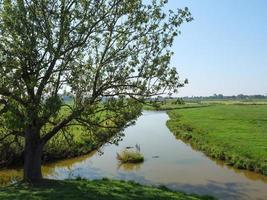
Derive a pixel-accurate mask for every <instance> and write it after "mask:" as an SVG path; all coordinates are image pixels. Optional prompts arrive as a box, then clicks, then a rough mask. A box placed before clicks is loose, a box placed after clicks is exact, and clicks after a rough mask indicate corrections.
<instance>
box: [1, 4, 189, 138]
mask: <svg viewBox="0 0 267 200" xmlns="http://www.w3.org/2000/svg"><path fill="white" fill-rule="evenodd" d="M166 3H167V1H166V0H164V1H163V0H153V1H149V2H147V1H142V0H1V4H0V67H1V70H0V77H1V78H0V102H1V109H2V110H1V115H2V117H1V119H0V122H1V130H0V131H1V132H3V133H2V135H4V138H7V137H13V138H14V140H15V139H16V138H18V137H24V136H25V131H26V130H28V129H33V130H35V134H37V135H38V138H39V139H40V141H41V142H43V143H46V142H47V141H48V140H50V139H51V138H52V137H53V136H54V135H56V134H57V133H58V132H60V131H61V130H63V129H67V127H70V126H72V125H73V126H74V125H77V124H79V125H81V126H83V127H85V128H86V129H88V130H89V129H90V130H91V129H92V128H94V127H102V128H104V127H106V128H110V127H111V126H114V127H122V126H125V123H121V121H122V120H123V119H130V118H133V117H134V116H135V115H137V111H136V109H137V107H136V102H137V101H142V100H143V99H144V98H145V97H150V96H153V95H160V94H164V93H172V92H176V91H177V88H178V87H181V86H183V84H184V83H182V82H180V80H179V77H178V74H177V71H176V69H175V68H171V67H169V64H170V59H171V56H172V54H173V53H172V52H171V51H170V47H171V46H172V44H173V41H174V38H175V37H176V36H177V35H178V34H179V27H180V25H181V24H182V23H183V22H185V21H187V22H188V21H191V20H192V17H191V14H190V12H189V11H188V9H187V8H185V9H178V10H177V11H171V10H170V11H167V12H165V10H166V9H165V7H164V6H165V5H166ZM63 94H64V95H68V96H71V99H72V102H71V103H67V104H66V102H65V101H64V100H63V98H62V97H63ZM131 99H132V100H131ZM62 110H65V112H64V115H62ZM103 112H104V113H105V115H101V116H100V115H99V114H98V113H103ZM2 139H3V138H2Z"/></svg>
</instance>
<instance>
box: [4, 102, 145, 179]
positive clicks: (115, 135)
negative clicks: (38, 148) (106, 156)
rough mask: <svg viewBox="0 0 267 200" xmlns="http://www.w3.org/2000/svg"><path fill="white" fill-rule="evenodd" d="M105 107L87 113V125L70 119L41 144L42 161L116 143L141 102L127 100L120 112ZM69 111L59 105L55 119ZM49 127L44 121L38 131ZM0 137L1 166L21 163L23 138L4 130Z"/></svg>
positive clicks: (49, 160)
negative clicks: (126, 104)
mask: <svg viewBox="0 0 267 200" xmlns="http://www.w3.org/2000/svg"><path fill="white" fill-rule="evenodd" d="M70 105H71V103H70ZM105 106H107V105H106V104H104V103H102V104H100V105H99V108H98V109H96V111H95V113H91V114H88V116H90V121H91V123H92V124H91V126H90V127H89V128H85V127H84V126H82V124H81V123H80V122H78V121H73V122H72V123H73V124H75V125H73V126H69V127H66V128H64V130H62V131H60V132H59V134H57V135H56V136H54V137H53V138H52V139H51V140H50V141H49V142H48V143H47V144H46V145H45V147H44V150H43V157H42V161H43V163H47V162H53V161H56V160H60V159H66V158H72V157H76V156H81V155H85V154H87V153H89V152H91V151H93V150H95V149H98V148H99V147H101V146H102V145H103V144H105V143H107V142H114V143H116V142H117V141H119V140H120V138H121V137H122V133H121V131H122V130H123V128H125V127H127V125H130V124H131V122H132V121H133V120H135V119H136V118H137V117H138V116H139V115H140V114H141V105H140V104H131V103H129V105H128V106H125V107H124V109H123V110H120V113H116V106H114V108H111V109H104V108H105ZM99 110H100V111H99ZM69 113H70V108H69V106H65V107H62V109H61V110H60V112H59V114H58V116H57V119H54V120H55V121H56V122H57V121H60V119H62V118H64V117H66V116H68V115H69ZM55 124H56V123H55ZM51 127H52V126H51V124H46V125H45V126H43V128H42V130H41V132H49V130H51ZM110 127H112V128H110ZM1 138H4V139H5V140H4V142H2V143H1V144H0V168H4V167H17V166H21V165H22V164H23V160H24V159H23V157H24V156H23V149H24V143H25V142H24V138H22V137H20V138H16V140H15V139H14V136H12V135H7V136H6V135H5V132H0V140H1ZM0 179H1V177H0Z"/></svg>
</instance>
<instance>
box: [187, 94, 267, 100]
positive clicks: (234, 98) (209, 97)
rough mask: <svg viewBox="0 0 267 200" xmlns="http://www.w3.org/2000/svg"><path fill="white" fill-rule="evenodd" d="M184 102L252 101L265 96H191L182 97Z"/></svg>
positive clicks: (265, 97)
mask: <svg viewBox="0 0 267 200" xmlns="http://www.w3.org/2000/svg"><path fill="white" fill-rule="evenodd" d="M183 99H184V100H252V99H267V96H266V95H261V94H255V95H245V94H238V95H232V96H224V95H223V94H214V95H212V96H192V97H188V96H187V97H183Z"/></svg>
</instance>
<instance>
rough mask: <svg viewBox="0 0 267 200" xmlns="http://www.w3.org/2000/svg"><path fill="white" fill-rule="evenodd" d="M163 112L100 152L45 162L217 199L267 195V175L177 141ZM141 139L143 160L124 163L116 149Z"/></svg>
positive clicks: (57, 174)
mask: <svg viewBox="0 0 267 200" xmlns="http://www.w3.org/2000/svg"><path fill="white" fill-rule="evenodd" d="M167 120H168V116H167V114H166V113H165V112H150V111H145V112H144V113H143V115H142V116H141V117H140V118H139V119H138V120H137V122H136V125H134V126H132V127H129V128H127V129H126V130H125V137H124V138H123V141H121V142H120V143H119V146H115V145H106V146H104V147H103V148H102V149H101V151H102V152H104V154H103V155H100V153H99V152H92V153H91V154H89V155H86V156H82V157H78V158H75V159H69V160H65V161H60V162H57V163H53V164H49V165H46V166H44V167H43V173H44V176H45V177H47V178H53V179H66V178H75V177H83V178H88V179H99V178H103V177H108V178H112V179H124V180H134V181H137V182H140V183H143V184H153V185H160V184H164V185H166V186H168V187H169V188H171V189H174V190H182V191H185V192H188V193H197V194H209V195H212V196H215V197H218V198H219V199H227V200H229V199H242V200H243V199H244V200H246V199H253V200H266V199H267V177H265V176H262V175H259V174H256V173H253V172H249V171H245V170H244V171H243V170H236V169H233V168H231V167H229V166H226V165H224V164H223V163H222V162H218V161H217V162H216V161H213V160H210V159H209V158H207V157H206V156H205V155H204V154H203V153H201V152H198V151H195V150H193V149H192V148H191V147H190V146H189V145H187V144H185V143H183V142H182V141H180V140H177V139H176V138H175V137H174V136H173V134H172V133H170V131H169V130H168V128H167V127H166V125H165V124H166V121H167ZM136 144H139V145H140V147H141V152H142V153H143V154H144V156H145V162H144V163H142V164H124V165H120V164H119V162H118V161H117V159H116V154H117V152H120V151H121V150H123V149H124V148H126V147H128V146H135V145H136ZM16 175H17V176H19V175H20V172H19V171H17V170H9V171H0V176H2V177H4V176H6V177H9V178H10V177H12V176H13V177H14V176H16Z"/></svg>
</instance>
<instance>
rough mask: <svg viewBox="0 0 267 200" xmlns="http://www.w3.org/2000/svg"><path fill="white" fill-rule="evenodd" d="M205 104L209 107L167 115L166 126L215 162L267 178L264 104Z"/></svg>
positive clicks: (170, 112) (266, 138) (175, 111)
mask: <svg viewBox="0 0 267 200" xmlns="http://www.w3.org/2000/svg"><path fill="white" fill-rule="evenodd" d="M208 103H209V104H208ZM205 104H207V105H209V106H207V107H198V108H190V109H173V110H170V111H168V114H169V117H170V120H169V121H168V122H167V126H168V127H169V129H170V130H171V131H172V132H173V133H174V134H175V135H176V136H177V137H178V138H180V139H183V140H184V141H186V142H189V143H190V144H191V145H192V146H193V147H195V148H196V149H198V150H201V151H203V152H205V153H206V154H207V155H209V156H211V157H213V158H215V159H220V160H224V161H225V162H226V163H227V164H229V165H233V166H235V167H237V168H240V169H248V170H253V171H256V172H259V173H262V174H264V175H267V123H266V122H267V105H266V103H265V102H260V103H257V102H256V103H255V102H253V104H251V103H250V104H248V103H246V102H245V103H243V102H235V101H233V102H229V101H223V102H222V101H221V102H213V103H212V104H210V102H206V103H205Z"/></svg>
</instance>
